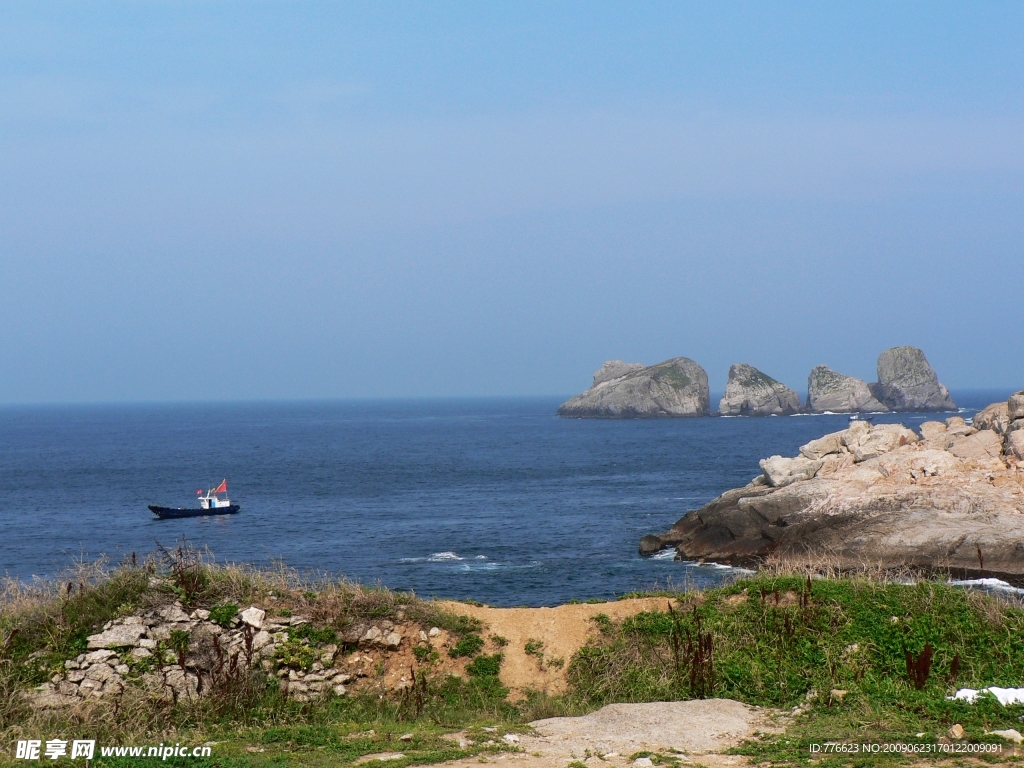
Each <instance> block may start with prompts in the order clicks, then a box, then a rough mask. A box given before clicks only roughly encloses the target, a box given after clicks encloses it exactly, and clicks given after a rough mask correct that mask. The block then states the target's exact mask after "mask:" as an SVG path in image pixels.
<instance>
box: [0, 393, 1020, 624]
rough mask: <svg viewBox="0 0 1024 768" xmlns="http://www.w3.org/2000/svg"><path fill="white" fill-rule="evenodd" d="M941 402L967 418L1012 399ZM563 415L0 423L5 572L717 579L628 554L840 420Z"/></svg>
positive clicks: (911, 419) (42, 413)
mask: <svg viewBox="0 0 1024 768" xmlns="http://www.w3.org/2000/svg"><path fill="white" fill-rule="evenodd" d="M953 394H954V397H955V398H956V400H957V402H958V403H959V404H960V405H961V406H963V407H964V408H965V411H964V413H963V415H965V416H969V415H970V414H971V413H972V412H973V411H974V410H976V409H977V408H979V407H984V406H985V405H987V404H988V403H990V402H993V401H994V400H997V399H1004V400H1005V399H1006V397H1007V396H1008V394H1009V392H1008V391H985V392H982V391H973V392H954V393H953ZM713 402H717V399H715V400H713ZM558 403H559V399H524V400H509V399H506V400H452V401H441V400H436V401H390V402H385V401H377V402H365V401H363V402H344V401H341V402H321V403H306V402H304V403H247V404H222V403H218V404H198V405H197V404H179V405H173V404H172V405H166V404H161V405H117V406H66V407H65V406H61V407H41V406H32V407H6V408H0V573H2V572H4V571H6V572H7V574H8V575H10V576H17V577H20V578H26V579H27V578H31V577H32V576H43V577H45V576H50V575H53V574H55V573H56V572H58V571H60V570H61V569H62V568H64V567H66V566H67V565H68V564H69V563H70V562H71V561H72V560H73V559H77V558H85V559H87V560H89V559H94V558H97V557H99V556H100V555H107V556H109V557H110V558H112V559H114V560H117V559H119V558H121V557H123V556H125V555H126V554H128V553H131V552H133V551H134V552H137V553H140V554H143V553H149V552H151V551H153V550H154V548H155V546H156V543H157V542H160V543H162V544H165V545H170V544H173V543H174V542H175V541H178V540H180V539H181V537H183V536H185V537H187V538H188V539H189V540H190V541H191V542H192V543H194V544H195V545H198V546H204V547H208V548H209V549H210V551H211V552H212V553H213V554H214V555H215V556H216V557H217V559H218V560H221V561H236V562H240V561H244V562H249V563H256V564H262V565H269V564H271V563H272V562H273V561H275V560H281V561H284V563H286V564H287V565H289V566H292V567H294V568H296V569H299V570H300V571H310V572H325V573H328V574H331V575H335V576H338V575H344V576H347V577H350V578H352V579H355V580H358V581H363V582H370V583H374V582H379V583H382V584H384V585H386V586H389V587H394V588H399V589H411V590H414V591H415V592H416V593H417V594H419V595H421V596H439V597H456V598H467V597H471V598H474V599H476V600H480V601H482V602H485V603H489V604H491V605H552V604H557V603H561V602H564V601H566V600H569V599H572V598H577V599H585V598H588V597H605V598H611V597H615V596H617V595H621V594H623V593H625V592H629V591H633V590H637V589H643V588H648V587H652V586H657V585H662V586H664V585H668V584H676V585H683V584H685V583H686V582H691V583H696V584H706V583H712V582H715V581H717V580H720V579H721V578H722V575H723V574H724V573H726V571H725V570H723V569H720V568H717V567H714V566H706V565H705V566H699V565H694V564H683V563H678V562H673V561H672V560H671V559H668V558H661V559H641V558H640V557H639V556H638V555H637V544H638V541H639V539H640V537H641V536H642V535H644V534H645V533H656V532H660V531H664V530H666V529H668V528H669V527H670V526H671V525H672V524H673V523H674V522H675V521H676V520H677V519H678V518H680V517H681V516H682V515H683V514H684V513H685V512H686V511H687V510H690V509H694V508H696V507H699V506H701V505H702V504H704V503H705V502H707V501H709V500H710V499H712V498H714V497H715V496H716V495H718V494H720V493H721V492H723V491H725V490H727V489H729V488H733V487H736V486H738V485H743V484H745V483H746V482H748V481H749V480H750V479H751V478H752V477H754V476H755V475H757V474H759V469H758V466H757V462H758V460H759V459H760V458H762V457H765V456H769V455H772V454H776V453H778V454H783V455H794V454H795V453H796V452H797V449H798V447H799V446H800V445H802V444H803V443H805V442H807V441H808V440H810V439H812V438H815V437H818V436H820V435H822V434H824V433H826V432H831V431H835V430H838V429H843V428H844V427H845V426H846V425H847V423H848V419H847V417H845V416H794V417H779V418H761V419H756V418H705V419H676V420H636V421H602V420H566V419H560V418H558V417H556V416H555V415H554V413H555V409H556V407H557V406H558ZM924 418H925V417H923V416H920V415H911V414H899V415H889V416H879V417H877V419H876V422H896V421H902V422H903V423H905V424H907V425H908V426H915V425H917V424H919V423H920V422H921V421H923V420H924ZM931 418H934V417H931ZM940 418H941V417H940ZM222 478H227V479H228V483H229V488H230V491H231V498H232V500H233V501H236V502H238V503H240V504H241V505H242V511H241V512H240V513H239V514H237V515H232V516H224V517H217V518H213V517H209V518H192V519H187V520H158V519H156V518H154V516H153V515H152V514H151V513H150V512H149V510H148V509H146V505H147V504H154V503H155V504H163V505H167V506H190V505H194V499H195V491H196V489H197V488H199V487H200V486H202V487H203V488H209V487H212V486H213V485H215V484H217V483H219V482H220V480H221V479H222Z"/></svg>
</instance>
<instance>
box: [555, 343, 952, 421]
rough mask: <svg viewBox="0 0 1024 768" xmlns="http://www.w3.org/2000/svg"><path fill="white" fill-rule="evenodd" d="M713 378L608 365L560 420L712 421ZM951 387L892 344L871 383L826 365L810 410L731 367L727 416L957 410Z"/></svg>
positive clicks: (684, 368)
mask: <svg viewBox="0 0 1024 768" xmlns="http://www.w3.org/2000/svg"><path fill="white" fill-rule="evenodd" d="M709 399H710V396H709V393H708V377H707V373H706V372H705V371H704V369H703V368H701V367H700V366H699V365H698V364H697V363H695V362H694V361H693V360H690V359H689V358H686V357H676V358H673V359H671V360H666V361H665V362H663V363H658V364H657V365H652V366H649V367H644V366H643V365H642V364H641V363H624V362H623V361H621V360H609V361H608V362H606V363H605V364H604V365H602V366H601V368H600V369H599V370H598V371H597V372H596V373H595V374H594V383H593V385H592V386H591V387H590V389H588V390H587V391H586V392H584V393H583V394H581V395H577V396H576V397H573V398H571V399H570V400H568V401H566V402H565V403H563V404H562V405H561V406H560V407H559V409H558V415H559V416H567V417H572V418H592V419H593V418H597V419H635V418H646V417H672V416H710V415H712V414H711V410H710V405H709ZM955 410H956V403H954V402H953V399H952V398H951V397H950V396H949V390H948V389H946V387H944V386H943V385H942V384H941V383H939V377H938V375H937V374H936V373H935V371H934V369H933V368H932V367H931V365H929V363H928V360H927V359H926V358H925V356H924V352H922V351H921V350H920V349H918V348H917V347H893V348H891V349H887V350H885V351H884V352H882V354H881V355H879V356H878V381H877V382H876V383H873V384H868V383H867V382H865V381H862V380H860V379H856V378H854V377H853V376H846V375H844V374H842V373H837V372H836V371H833V370H831V369H830V368H829V367H828V366H827V365H819V366H816V367H815V368H813V369H812V370H811V374H810V376H808V377H807V405H806V407H805V408H801V407H800V396H799V395H798V394H797V393H796V392H795V391H793V390H792V389H790V388H789V387H787V386H786V385H785V384H783V383H782V382H780V381H777V380H775V379H773V378H772V377H771V376H769V375H768V374H766V373H764V372H762V371H759V370H758V369H757V368H754V367H753V366H752V365H748V364H747V363H737V364H735V365H733V366H731V367H730V368H729V380H728V383H727V384H726V387H725V395H724V396H723V397H722V399H721V400H720V401H719V404H718V412H717V413H718V415H721V416H788V415H791V414H795V413H884V412H886V411H955Z"/></svg>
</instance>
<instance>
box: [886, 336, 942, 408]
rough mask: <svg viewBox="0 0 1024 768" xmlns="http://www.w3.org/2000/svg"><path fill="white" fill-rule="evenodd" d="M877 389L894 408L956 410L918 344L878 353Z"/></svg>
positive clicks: (888, 404) (890, 406) (887, 403)
mask: <svg viewBox="0 0 1024 768" xmlns="http://www.w3.org/2000/svg"><path fill="white" fill-rule="evenodd" d="M878 392H879V393H880V398H879V399H880V400H881V401H882V402H883V403H885V404H886V405H887V406H889V408H890V409H892V410H894V411H955V410H956V403H954V402H953V399H952V398H951V397H950V396H949V390H948V389H946V388H945V387H944V386H943V385H942V384H940V383H939V377H938V376H937V375H936V374H935V371H934V370H933V369H932V367H931V365H929V364H928V360H927V359H926V358H925V356H924V352H922V351H921V350H920V349H918V348H917V347H893V348H892V349H887V350H885V351H884V352H882V354H880V355H879V356H878Z"/></svg>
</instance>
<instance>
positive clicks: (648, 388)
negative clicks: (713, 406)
mask: <svg viewBox="0 0 1024 768" xmlns="http://www.w3.org/2000/svg"><path fill="white" fill-rule="evenodd" d="M635 366H636V364H635V363H633V364H630V363H623V362H621V361H618V360H611V361H609V362H607V363H605V364H604V365H603V366H601V369H600V370H599V371H597V373H595V374H594V386H592V387H591V388H590V389H588V390H587V391H586V392H584V393H583V394H581V395H576V397H573V398H571V399H570V400H567V401H566V402H564V403H562V405H561V406H559V408H558V415H559V416H567V417H574V418H590V419H638V418H658V417H680V416H707V415H709V413H710V394H709V391H708V375H707V373H706V372H705V370H704V369H703V368H701V367H700V366H699V365H698V364H697V363H695V362H694V361H693V360H690V359H689V358H686V357H675V358H672V359H671V360H666V361H665V362H663V363H658V364H657V365H652V366H649V367H647V368H644V367H640V368H635ZM627 369H628V370H627ZM618 371H625V372H624V373H622V374H621V375H619V376H615V377H614V378H608V376H611V375H612V374H613V373H615V372H618Z"/></svg>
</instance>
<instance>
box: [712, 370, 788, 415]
mask: <svg viewBox="0 0 1024 768" xmlns="http://www.w3.org/2000/svg"><path fill="white" fill-rule="evenodd" d="M799 410H800V396H799V395H798V394H797V393H796V392H794V391H793V390H792V389H790V388H789V387H787V386H786V385H785V384H783V383H781V382H779V381H776V380H775V379H773V378H772V377H771V376H769V375H767V374H765V373H762V372H761V371H759V370H757V368H755V367H754V366H752V365H747V364H746V363H737V364H736V365H733V366H731V367H730V368H729V382H728V383H727V384H726V385H725V395H724V396H723V397H722V399H721V401H720V402H719V403H718V412H719V413H720V414H721V415H722V416H788V415H789V414H791V413H797V412H799Z"/></svg>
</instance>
